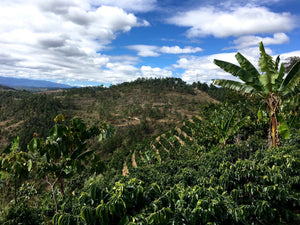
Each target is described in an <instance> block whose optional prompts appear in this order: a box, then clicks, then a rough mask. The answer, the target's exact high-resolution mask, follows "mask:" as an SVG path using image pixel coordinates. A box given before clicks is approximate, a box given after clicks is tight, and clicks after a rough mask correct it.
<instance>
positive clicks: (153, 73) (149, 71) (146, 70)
mask: <svg viewBox="0 0 300 225" xmlns="http://www.w3.org/2000/svg"><path fill="white" fill-rule="evenodd" d="M140 71H141V76H142V77H152V78H154V77H171V76H172V71H170V70H166V69H161V68H159V67H154V68H153V67H150V66H142V67H141V69H140Z"/></svg>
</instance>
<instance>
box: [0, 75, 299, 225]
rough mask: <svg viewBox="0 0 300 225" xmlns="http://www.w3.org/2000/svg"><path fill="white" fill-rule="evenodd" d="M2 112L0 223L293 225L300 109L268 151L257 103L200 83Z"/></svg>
mask: <svg viewBox="0 0 300 225" xmlns="http://www.w3.org/2000/svg"><path fill="white" fill-rule="evenodd" d="M0 101H1V104H0V105H1V109H0V110H1V121H3V122H1V135H2V140H3V141H5V142H2V143H7V144H3V147H2V150H1V155H0V165H1V172H0V175H1V177H0V192H1V194H0V196H1V197H0V223H1V224H55V225H56V224H59V225H64V224H271V223H273V224H297V223H299V209H300V193H299V188H300V184H299V180H300V175H299V172H300V171H299V170H300V169H299V168H300V165H299V163H300V161H299V147H300V126H299V125H300V118H299V108H298V105H297V104H296V105H295V104H290V103H289V102H287V105H285V106H284V107H282V111H281V113H282V114H283V115H284V116H285V118H286V121H287V124H288V125H289V129H290V134H291V135H290V137H289V138H288V139H282V140H281V146H280V147H277V148H268V146H267V139H268V128H269V120H268V114H267V112H266V111H264V110H263V109H262V110H261V111H260V112H259V116H258V109H259V108H261V107H260V106H261V101H260V99H259V98H256V97H255V96H250V95H240V94H239V93H237V92H234V91H229V90H227V89H224V88H217V87H215V86H213V85H210V86H208V85H206V84H201V83H199V82H198V83H194V84H193V85H188V84H186V83H185V82H183V81H182V80H180V79H173V78H167V79H138V80H136V81H134V82H130V83H123V84H120V85H116V86H111V87H109V88H106V87H87V88H80V89H71V90H65V91H60V92H51V93H34V94H33V93H30V92H26V91H14V90H7V89H5V90H2V91H1V96H0ZM292 103H293V102H292ZM8 143H10V144H8ZM4 146H5V148H4Z"/></svg>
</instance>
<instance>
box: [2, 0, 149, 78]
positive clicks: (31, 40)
mask: <svg viewBox="0 0 300 225" xmlns="http://www.w3.org/2000/svg"><path fill="white" fill-rule="evenodd" d="M148 25H149V23H148V22H147V21H145V20H141V19H139V18H138V17H136V16H135V15H134V14H133V13H128V12H126V11H124V10H123V9H121V8H118V7H115V6H107V5H98V6H97V7H96V6H94V5H91V4H90V3H89V2H87V1H83V0H82V1H80V0H79V1H68V0H55V1H54V0H44V1H38V0H27V1H19V0H9V1H8V0H2V1H0V33H1V36H0V49H1V55H0V65H1V67H0V75H2V76H15V77H25V78H35V79H36V78H38V79H52V80H54V79H57V80H62V79H66V80H86V79H89V80H92V81H99V82H100V81H101V82H108V83H109V82H110V76H111V73H114V72H116V73H117V72H119V75H118V76H119V77H117V78H115V80H119V81H121V80H122V78H121V76H122V75H123V76H124V77H125V78H124V79H126V76H128V74H129V71H131V73H132V74H136V70H137V69H136V68H135V67H134V66H133V64H132V63H128V64H126V63H125V64H124V65H118V64H116V62H115V60H116V58H115V57H112V56H107V55H103V54H100V53H99V51H101V50H103V49H105V48H106V47H107V45H108V44H110V43H111V41H112V40H113V39H115V38H116V37H117V36H118V34H119V33H124V32H129V31H130V30H131V29H132V28H133V27H140V26H148ZM109 63H112V64H113V65H115V66H116V67H114V68H111V67H109V65H110V64H109ZM108 71H110V72H111V73H108Z"/></svg>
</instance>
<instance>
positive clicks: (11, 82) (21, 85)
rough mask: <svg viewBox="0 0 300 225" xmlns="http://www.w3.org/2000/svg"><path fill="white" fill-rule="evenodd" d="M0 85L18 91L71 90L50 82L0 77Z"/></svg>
mask: <svg viewBox="0 0 300 225" xmlns="http://www.w3.org/2000/svg"><path fill="white" fill-rule="evenodd" d="M0 84H1V85H4V86H8V87H11V88H18V89H28V88H29V89H34V88H71V86H69V85H65V84H59V83H55V82H50V81H44V80H32V79H24V78H12V77H2V76H0Z"/></svg>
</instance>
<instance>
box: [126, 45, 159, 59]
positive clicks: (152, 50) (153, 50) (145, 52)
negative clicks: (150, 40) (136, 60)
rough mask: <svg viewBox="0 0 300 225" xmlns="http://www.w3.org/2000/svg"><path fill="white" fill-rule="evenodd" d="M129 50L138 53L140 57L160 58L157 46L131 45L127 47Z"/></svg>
mask: <svg viewBox="0 0 300 225" xmlns="http://www.w3.org/2000/svg"><path fill="white" fill-rule="evenodd" d="M127 48H128V49H131V50H135V51H137V52H138V53H137V54H138V55H139V56H142V57H149V56H159V55H160V54H159V53H158V49H159V48H158V47H157V46H155V45H130V46H127Z"/></svg>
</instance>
